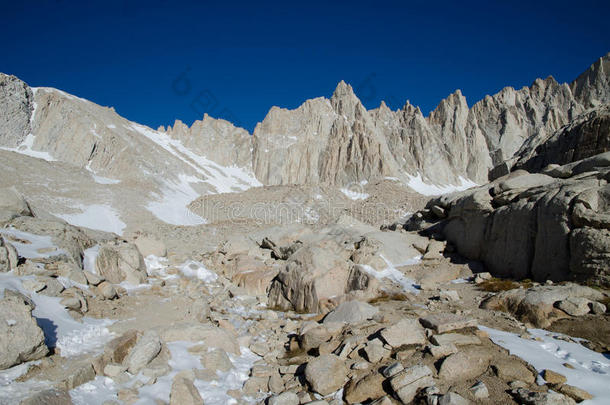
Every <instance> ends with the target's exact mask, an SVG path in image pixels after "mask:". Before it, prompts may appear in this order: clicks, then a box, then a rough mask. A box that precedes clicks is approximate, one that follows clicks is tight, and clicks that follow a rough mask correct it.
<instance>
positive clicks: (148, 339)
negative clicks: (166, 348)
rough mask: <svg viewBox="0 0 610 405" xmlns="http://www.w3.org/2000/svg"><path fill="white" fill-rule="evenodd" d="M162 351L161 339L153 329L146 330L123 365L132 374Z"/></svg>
mask: <svg viewBox="0 0 610 405" xmlns="http://www.w3.org/2000/svg"><path fill="white" fill-rule="evenodd" d="M160 351H161V339H160V338H159V335H158V334H157V333H156V332H155V331H152V330H148V331H146V332H144V334H143V335H142V337H140V338H139V339H138V341H137V343H136V345H135V346H134V347H133V348H132V349H131V351H130V352H129V354H128V355H127V357H125V359H124V360H123V365H125V366H126V367H127V371H129V372H130V373H131V374H137V373H138V372H139V371H140V370H142V369H143V368H144V367H146V365H148V363H150V362H151V361H152V360H153V359H154V358H155V357H157V355H158V354H159V352H160Z"/></svg>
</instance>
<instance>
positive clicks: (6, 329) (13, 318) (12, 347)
mask: <svg viewBox="0 0 610 405" xmlns="http://www.w3.org/2000/svg"><path fill="white" fill-rule="evenodd" d="M2 294H3V298H2V299H0V324H1V325H2V326H1V327H0V348H1V350H0V370H4V369H6V368H9V367H11V366H14V365H17V364H20V363H23V362H26V361H30V360H38V359H40V358H42V357H44V356H45V355H46V354H47V353H48V352H49V349H48V348H47V346H46V345H45V340H44V339H45V336H44V334H43V332H42V329H40V327H39V326H38V325H37V324H36V319H35V318H34V317H33V316H32V310H33V309H34V308H35V306H34V304H33V303H32V301H31V300H29V299H28V298H27V297H25V296H24V295H22V294H21V293H18V292H14V291H11V290H4V291H3V292H2Z"/></svg>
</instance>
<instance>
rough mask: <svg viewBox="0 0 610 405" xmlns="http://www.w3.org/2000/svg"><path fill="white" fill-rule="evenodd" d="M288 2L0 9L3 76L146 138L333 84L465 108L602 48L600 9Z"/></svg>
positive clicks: (609, 6) (609, 14)
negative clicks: (136, 125)
mask: <svg viewBox="0 0 610 405" xmlns="http://www.w3.org/2000/svg"><path fill="white" fill-rule="evenodd" d="M85 3H86V4H85ZM286 3H290V2H276V3H275V2H264V3H263V2H260V3H259V2H243V3H241V2H239V1H233V2H222V3H220V2H219V3H217V4H205V3H204V2H178V1H162V0H157V1H155V0H152V1H146V2H132V1H124V0H117V1H112V0H106V1H99V2H98V1H90V2H82V1H78V2H77V1H67V0H37V1H33V0H25V1H18V2H16V1H5V0H2V2H1V4H0V5H1V9H0V35H1V37H2V39H3V41H2V50H1V55H2V56H1V57H0V71H1V72H4V73H9V74H14V75H16V76H18V77H20V78H21V79H23V80H25V81H26V82H27V83H28V84H30V85H32V86H51V87H57V88H59V89H62V90H65V91H67V92H69V93H72V94H75V95H78V96H81V97H84V98H87V99H89V100H92V101H94V102H96V103H98V104H101V105H107V106H114V107H115V108H116V110H117V112H118V113H119V114H121V115H123V116H125V117H127V118H128V119H131V120H134V121H137V122H140V123H143V124H146V125H149V126H152V127H154V128H156V127H157V126H159V125H167V124H171V123H173V122H174V119H181V120H182V121H184V122H186V123H188V124H190V123H192V121H194V120H195V119H200V118H201V117H202V116H203V112H204V111H205V112H208V113H209V114H210V115H212V116H214V117H222V118H226V119H230V120H231V121H234V122H236V123H238V124H239V125H241V126H244V127H245V128H247V129H248V130H250V131H251V130H252V129H253V128H254V126H255V124H256V122H258V121H261V120H262V119H263V118H264V116H265V114H266V113H267V111H268V110H269V108H270V107H271V106H273V105H278V106H281V107H286V108H296V107H298V106H299V105H300V104H301V103H302V102H303V101H304V100H306V99H308V98H313V97H318V96H326V97H330V95H331V94H332V92H333V90H334V88H335V87H336V84H337V83H338V82H339V81H340V80H341V79H344V80H345V81H347V82H348V83H351V84H352V86H353V87H354V89H355V90H356V92H357V94H358V95H359V96H360V97H361V99H362V100H363V102H364V104H365V106H366V107H367V108H374V107H376V106H378V105H379V102H380V101H381V100H382V99H385V100H386V102H387V104H388V105H389V106H390V107H391V108H393V109H396V108H400V107H402V105H403V104H404V102H405V100H407V99H409V100H410V101H411V102H412V103H413V104H416V105H419V106H420V107H421V108H422V110H423V111H424V113H428V112H429V111H430V110H431V109H433V108H434V107H435V106H436V105H437V104H438V102H439V101H440V100H441V99H442V98H444V97H446V96H447V95H448V94H449V93H451V92H453V91H454V90H455V89H457V88H459V89H461V90H462V92H463V93H464V95H465V96H466V98H467V99H468V103H469V105H472V104H474V103H475V102H476V101H478V100H480V99H481V98H483V97H484V96H485V94H493V93H495V92H497V91H498V90H500V89H501V88H502V87H504V86H507V85H510V86H514V87H518V88H520V87H522V86H524V85H529V84H531V82H532V81H533V80H534V79H535V78H536V77H546V76H548V75H553V76H554V77H555V78H556V79H558V80H559V81H571V80H573V79H574V78H575V77H576V76H577V75H578V74H579V73H581V72H582V71H583V70H585V69H586V68H587V67H588V66H589V65H590V64H591V63H592V62H594V61H595V60H596V59H597V58H598V57H600V56H602V55H604V54H605V53H607V52H609V51H610V29H609V26H608V24H609V23H608V21H609V18H610V2H608V1H586V0H583V1H578V2H575V1H549V2H529V1H528V2H519V1H503V2H501V3H502V4H494V3H500V2H495V1H482V2H468V1H462V2H458V1H448V2H442V1H436V2H429V1H427V2H424V1H411V2H409V1H397V2H385V1H379V0H378V1H367V2H362V3H361V2H358V1H337V2H333V3H330V4H328V3H327V2H317V1H307V2H299V4H298V5H291V4H286ZM530 3H535V4H530ZM180 75H183V77H186V78H187V79H188V80H189V82H190V86H184V84H185V82H179V83H178V82H175V79H176V78H178V77H180ZM176 90H177V91H176ZM198 96H199V103H197V98H198ZM206 97H209V98H208V99H207V101H206ZM212 98H213V99H212ZM193 102H195V103H194V104H195V106H194V107H193Z"/></svg>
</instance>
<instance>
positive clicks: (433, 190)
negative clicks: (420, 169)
mask: <svg viewBox="0 0 610 405" xmlns="http://www.w3.org/2000/svg"><path fill="white" fill-rule="evenodd" d="M407 176H408V177H409V181H408V182H407V186H409V187H411V188H412V189H413V190H415V191H416V192H418V193H419V194H422V195H426V196H432V195H441V194H448V193H453V192H456V191H463V190H467V189H469V188H472V187H476V186H478V184H477V183H475V182H473V181H472V180H468V179H465V178H463V177H461V176H460V177H459V180H460V184H458V185H452V184H449V185H444V186H441V185H435V184H429V183H426V182H424V180H423V179H422V177H421V174H420V173H417V176H411V175H409V174H407Z"/></svg>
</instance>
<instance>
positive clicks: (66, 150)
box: [0, 54, 610, 192]
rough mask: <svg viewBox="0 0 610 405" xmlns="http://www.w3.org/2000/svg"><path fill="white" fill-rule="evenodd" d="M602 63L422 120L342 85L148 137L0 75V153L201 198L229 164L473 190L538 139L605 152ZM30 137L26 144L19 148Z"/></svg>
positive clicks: (308, 176) (102, 113)
mask: <svg viewBox="0 0 610 405" xmlns="http://www.w3.org/2000/svg"><path fill="white" fill-rule="evenodd" d="M609 64H610V54H609V55H606V56H604V57H602V58H600V59H599V60H598V61H596V62H595V63H594V64H593V65H592V66H591V67H590V68H589V69H588V70H586V71H585V72H584V73H583V74H581V75H580V76H579V77H578V78H577V79H576V80H574V82H572V83H571V84H567V83H564V84H560V83H558V82H557V81H556V80H555V79H553V78H552V77H548V78H546V79H544V80H542V79H536V80H535V81H534V83H533V84H532V85H531V86H529V87H524V88H522V89H519V90H516V89H513V88H511V87H506V88H504V89H502V90H501V91H500V92H499V93H497V94H495V95H493V96H487V97H485V98H484V99H483V100H481V101H479V102H477V103H476V104H474V105H473V106H472V107H470V108H469V106H468V104H467V102H466V98H465V97H464V96H463V95H462V93H461V92H460V90H456V91H455V92H454V93H453V94H451V95H449V96H448V97H447V98H445V99H444V100H442V101H441V102H440V103H439V105H438V106H437V108H436V109H435V110H434V111H432V112H431V113H430V114H429V115H428V116H427V117H424V115H423V114H422V112H421V110H420V109H419V108H418V107H414V106H413V105H411V104H410V103H409V102H407V103H406V104H405V105H404V107H403V108H402V109H400V110H396V111H392V110H390V109H389V108H388V107H387V106H386V105H385V103H383V102H382V103H381V105H380V106H379V108H376V109H372V110H367V109H366V108H365V107H364V106H363V104H362V102H361V101H360V100H359V99H358V97H357V95H356V94H355V93H354V91H353V89H352V87H351V86H350V85H349V84H346V83H345V82H343V81H342V82H340V83H339V84H338V86H337V88H336V89H335V91H334V93H333V95H332V97H331V98H330V99H326V98H323V97H320V98H316V99H311V100H307V101H305V102H304V103H303V104H302V105H301V106H300V107H298V108H297V109H294V110H287V109H283V108H279V107H273V108H271V109H270V111H269V113H268V114H267V116H266V117H265V119H264V120H263V121H262V122H260V123H259V124H258V125H257V126H256V128H255V129H254V132H253V134H252V136H250V134H249V133H248V132H247V131H246V130H244V129H241V128H238V127H236V126H235V125H233V124H232V123H230V122H228V121H225V120H219V119H214V118H211V117H209V116H208V115H205V116H204V117H203V120H198V121H195V122H194V123H193V125H191V126H190V127H189V126H187V125H185V124H184V123H182V122H180V121H176V122H175V124H174V125H173V126H172V127H168V128H163V127H161V128H159V130H157V131H154V130H152V129H150V128H147V127H144V126H141V125H138V124H135V123H132V122H129V121H127V120H125V119H124V118H122V117H120V116H119V115H118V114H116V112H115V111H114V110H113V109H112V108H106V107H101V106H98V105H96V104H94V103H91V102H89V101H87V100H83V99H80V98H78V97H74V96H71V95H69V94H66V93H63V92H61V91H59V90H55V89H49V88H38V89H34V91H33V90H32V89H30V88H29V87H28V86H27V85H26V84H25V83H23V82H22V81H20V80H19V79H17V78H15V77H13V76H6V75H1V76H0V83H1V84H2V89H3V93H2V98H1V99H0V111H2V114H3V115H2V116H0V118H1V117H4V118H3V119H0V122H1V124H0V125H2V127H0V128H1V129H2V131H1V132H0V146H2V147H5V148H15V147H17V146H19V145H21V147H28V148H30V149H31V150H34V151H40V152H44V153H48V154H49V155H50V156H52V157H53V159H56V160H59V161H63V162H67V163H70V164H72V165H76V166H78V167H82V168H85V167H87V168H88V169H89V170H91V171H93V172H98V171H99V172H101V173H104V175H108V176H109V177H113V178H114V177H116V178H119V179H124V178H130V179H134V178H138V179H140V180H142V178H143V177H146V174H150V173H153V174H156V175H158V176H164V174H169V177H170V178H171V177H175V173H183V176H187V177H185V178H189V179H191V180H193V181H192V182H196V181H195V178H200V179H202V181H200V182H201V183H205V186H204V187H207V188H208V190H206V191H207V192H209V191H212V192H230V191H236V190H234V189H227V190H224V189H222V187H220V188H219V184H220V183H219V182H218V181H216V182H213V181H209V180H207V179H206V178H207V177H208V176H210V175H211V173H210V171H214V170H215V168H216V169H218V168H219V167H220V170H221V171H225V170H226V167H233V166H234V167H237V168H240V169H241V170H243V171H244V172H245V173H253V174H254V175H255V176H256V178H257V179H258V181H260V182H261V183H262V184H265V185H288V184H319V183H327V184H334V185H340V186H344V185H349V184H351V183H359V182H362V181H371V180H378V179H383V178H386V177H392V178H398V179H401V180H403V181H405V182H407V183H409V182H410V181H413V179H417V180H418V181H419V180H422V181H424V182H426V183H431V184H436V185H449V184H452V185H464V184H467V183H466V180H470V181H474V182H476V183H479V184H481V183H485V182H486V181H487V179H488V177H489V175H490V171H492V169H493V172H492V177H493V178H495V177H499V176H501V175H504V174H507V173H508V172H509V171H510V170H511V169H512V168H513V167H514V165H515V163H516V162H517V161H518V160H519V161H520V163H524V162H525V161H524V159H525V158H526V157H527V158H529V157H531V156H530V155H532V154H534V153H535V151H536V150H537V148H539V147H542V146H541V145H543V144H545V142H546V141H547V140H550V143H549V145H548V147H547V148H548V149H549V151H554V152H553V153H554V154H555V155H557V159H551V156H552V155H553V153H550V152H549V153H544V154H545V155H546V156H548V159H549V162H550V163H558V164H563V163H566V162H565V160H566V159H567V158H568V157H567V156H568V155H569V158H570V159H572V160H578V159H581V158H584V157H587V156H590V155H593V154H595V153H599V152H601V151H605V150H607V144H605V143H602V144H593V141H594V139H596V137H597V138H599V137H600V136H603V135H601V133H603V129H604V128H605V127H604V125H607V124H604V123H603V122H605V121H604V120H605V118H604V117H605V116H607V108H606V109H605V110H603V106H604V104H607V103H608V101H609V100H610V85H609V81H610V79H609V67H608V66H609ZM34 107H35V108H34ZM600 108H601V109H602V110H600V112H599V113H598V115H599V116H598V117H597V121H595V120H593V121H591V119H587V117H586V116H585V117H584V118H582V119H583V120H585V121H587V122H589V124H587V125H586V126H585V127H584V128H581V127H579V126H578V122H580V121H579V120H580V118H579V116H581V115H582V114H595V112H593V113H592V112H591V111H590V109H600ZM575 120H576V121H575ZM572 121H575V123H574V124H571V123H572ZM566 125H568V127H565V126H566ZM570 125H572V126H570ZM558 130H561V131H563V132H561V133H556V132H557V131H558ZM574 131H576V132H579V131H580V132H583V131H584V132H583V134H582V135H577V136H578V138H579V140H581V141H584V142H585V143H586V145H585V146H584V147H582V148H579V150H578V151H573V149H574V148H573V147H570V145H572V146H573V143H574V141H570V140H569V139H573V132H574ZM596 131H597V132H598V133H600V135H595V133H596ZM30 132H31V133H32V138H31V139H29V141H28V142H29V143H27V142H25V143H24V141H25V136H26V135H27V134H29V133H30ZM580 132H579V133H580ZM562 139H568V140H563V141H562ZM589 141H590V142H589ZM587 142H589V143H587ZM26 144H27V145H26ZM66 145H69V147H66ZM134 148H135V149H137V150H138V153H133V151H134ZM580 149H582V150H580ZM603 149H605V150H603ZM168 152H169V153H168ZM539 152H540V151H539ZM542 152H543V151H542ZM558 159H559V161H554V160H558ZM539 164H541V163H538V165H539ZM216 165H220V166H219V167H217V166H216ZM223 175H227V176H230V175H231V174H229V173H223ZM189 176H190V177H189ZM212 176H213V175H212ZM238 177H239V176H238ZM149 180H150V179H149ZM172 181H173V182H176V181H178V180H172ZM247 183H248V181H246V182H245V184H244V187H246V186H247V185H248V184H247ZM250 183H252V181H250ZM166 187H167V185H166Z"/></svg>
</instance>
